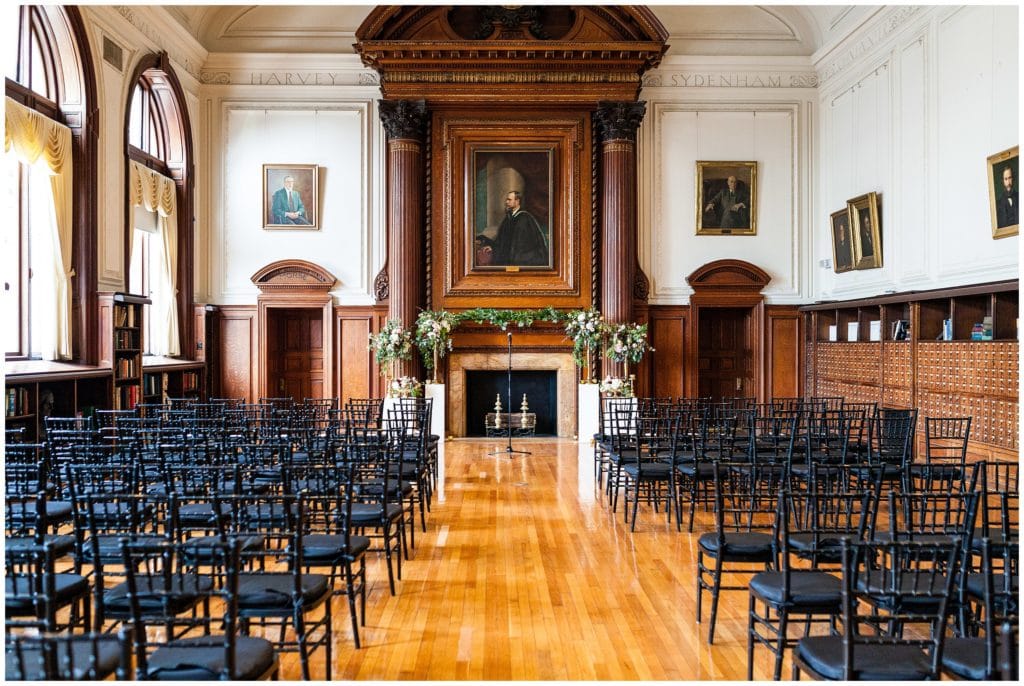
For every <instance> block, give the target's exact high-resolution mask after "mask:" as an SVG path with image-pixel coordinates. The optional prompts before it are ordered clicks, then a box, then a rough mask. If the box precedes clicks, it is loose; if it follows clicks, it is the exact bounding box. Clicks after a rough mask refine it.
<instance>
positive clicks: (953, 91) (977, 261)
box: [812, 6, 1019, 299]
mask: <svg viewBox="0 0 1024 686" xmlns="http://www.w3.org/2000/svg"><path fill="white" fill-rule="evenodd" d="M1017 12H1018V10H1017V8H1016V7H1012V6H1007V7H980V6H972V7H957V8H951V7H930V8H922V7H900V8H894V9H888V10H885V11H882V12H880V13H878V14H876V15H874V16H873V17H872V18H871V20H870V21H868V22H867V23H865V24H864V25H862V26H860V27H859V28H858V29H857V30H856V31H854V32H853V33H852V34H851V35H849V36H847V37H846V38H845V39H844V40H843V41H842V42H840V43H838V44H837V45H835V46H832V47H829V48H827V49H825V50H823V51H821V53H820V54H818V55H815V66H816V67H817V69H818V71H819V73H820V74H821V75H822V79H823V81H822V84H821V85H820V87H819V95H820V100H819V102H820V111H821V141H820V145H819V146H818V155H817V157H816V166H817V168H818V169H819V170H820V172H819V174H818V175H817V183H818V188H817V193H816V196H817V197H819V198H820V199H821V201H820V202H818V203H816V204H815V211H814V217H813V244H812V251H813V254H814V260H815V264H814V268H813V269H812V275H813V290H812V293H813V297H814V298H815V299H844V298H853V297H861V296H871V295H876V294H879V293H882V292H885V291H887V290H894V291H904V290H912V289H913V290H922V289H927V288H939V287H944V286H955V285H962V284H969V283H979V282H984V281H993V280H998V279H1008V278H1015V277H1016V276H1017V273H1018V263H1019V260H1018V251H1019V239H1018V238H1017V237H1012V238H1004V239H1000V240H993V239H992V228H991V219H990V212H989V202H988V193H989V190H988V181H987V165H986V158H987V157H988V156H989V155H992V154H994V153H997V152H1000V151H1002V150H1005V149H1007V148H1010V147H1012V146H1014V145H1017V144H1018V143H1019V131H1018V120H1019V110H1018V105H1017V100H1018V90H1019V73H1018V33H1017V29H1018V16H1017ZM869 191H875V192H877V193H879V194H880V195H881V205H882V244H883V267H882V268H881V269H871V270H863V271H853V272H847V273H844V274H835V273H834V272H833V271H832V269H831V267H827V268H825V267H821V266H820V265H819V264H817V262H818V261H819V260H824V259H829V260H831V257H832V253H831V234H830V232H829V214H830V213H831V212H834V211H836V210H839V209H842V208H843V207H845V205H846V201H847V200H848V199H850V198H854V197H856V196H858V195H861V194H863V193H867V192H869Z"/></svg>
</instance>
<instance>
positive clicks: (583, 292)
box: [430, 112, 594, 309]
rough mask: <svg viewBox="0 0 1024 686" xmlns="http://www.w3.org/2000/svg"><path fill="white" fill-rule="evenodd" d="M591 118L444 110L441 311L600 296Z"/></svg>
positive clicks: (437, 224) (435, 222) (435, 254)
mask: <svg viewBox="0 0 1024 686" xmlns="http://www.w3.org/2000/svg"><path fill="white" fill-rule="evenodd" d="M589 124H590V118H589V115H587V114H585V113H572V114H563V113H552V114H551V115H550V116H547V117H543V118H540V119H538V118H537V117H535V116H531V115H528V114H522V115H517V114H504V113H501V114H498V113H495V114H494V115H492V116H488V115H477V114H475V113H472V114H470V113H466V112H451V113H439V114H437V115H436V116H435V119H434V123H433V126H432V136H433V145H432V146H431V154H432V165H431V168H432V172H433V177H432V178H433V189H435V193H434V196H435V197H436V198H437V199H438V200H437V201H436V202H435V203H433V204H432V206H431V211H430V212H431V214H430V217H431V222H430V230H431V243H430V250H431V255H432V263H433V265H434V266H433V268H432V269H431V290H432V295H431V298H432V301H431V305H432V306H433V307H434V308H436V309H441V308H473V307H481V306H484V307H486V306H488V305H490V304H492V303H496V302H502V303H509V302H521V303H522V306H523V307H538V306H547V305H549V306H551V307H559V308H574V307H586V306H587V305H588V304H589V303H590V300H589V299H590V297H591V283H592V280H593V276H592V269H591V265H592V260H593V254H592V248H593V236H592V233H593V229H592V224H593V217H594V215H593V213H592V211H591V210H592V207H593V205H592V198H593V193H592V188H593V185H592V183H593V182H592V179H591V177H590V174H589V171H590V162H591V160H590V154H591V135H592V134H591V131H590V128H589ZM492 298H493V299H494V300H491V299H492ZM498 299H500V300H498ZM510 299H511V300H510Z"/></svg>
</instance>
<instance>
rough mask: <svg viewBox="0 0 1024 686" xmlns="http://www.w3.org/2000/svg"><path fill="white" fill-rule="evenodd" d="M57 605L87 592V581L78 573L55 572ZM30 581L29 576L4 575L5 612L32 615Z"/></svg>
mask: <svg viewBox="0 0 1024 686" xmlns="http://www.w3.org/2000/svg"><path fill="white" fill-rule="evenodd" d="M54 576H55V577H56V578H55V582H54V585H55V586H56V589H57V593H56V599H57V606H58V607H62V606H64V605H67V604H69V603H71V602H72V601H74V600H75V598H77V597H79V596H80V595H83V594H85V593H88V592H89V581H88V580H87V579H86V578H85V577H84V576H80V575H78V574H55V575H54ZM31 584H32V582H31V581H30V580H29V577H27V576H22V575H20V574H19V575H16V576H8V577H4V601H5V602H4V606H5V607H6V608H7V614H8V615H10V616H12V617H32V616H35V614H36V611H35V608H34V607H33V603H32V598H31V597H30V594H31V593H32V586H31Z"/></svg>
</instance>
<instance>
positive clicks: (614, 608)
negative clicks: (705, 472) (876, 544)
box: [281, 439, 789, 680]
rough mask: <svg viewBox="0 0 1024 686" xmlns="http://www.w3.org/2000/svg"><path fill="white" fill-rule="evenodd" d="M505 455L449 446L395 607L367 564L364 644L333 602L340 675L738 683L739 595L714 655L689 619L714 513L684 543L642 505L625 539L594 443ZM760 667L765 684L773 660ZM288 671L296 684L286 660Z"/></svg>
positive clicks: (741, 649)
mask: <svg viewBox="0 0 1024 686" xmlns="http://www.w3.org/2000/svg"><path fill="white" fill-rule="evenodd" d="M503 447H504V444H503V443H501V442H498V443H495V442H494V441H491V440H487V439H462V440H455V441H448V442H447V444H446V446H445V454H444V460H445V463H446V469H445V480H444V483H443V487H442V489H441V491H440V493H438V494H437V499H436V500H435V503H434V507H433V511H432V512H431V513H430V514H429V519H428V522H427V533H426V534H423V533H421V532H419V531H417V536H416V548H415V550H414V551H412V552H411V557H412V559H411V560H410V561H409V562H408V563H406V564H405V565H404V569H403V579H402V581H401V582H399V584H398V593H397V595H396V596H394V597H392V596H391V595H390V594H389V593H388V588H387V576H386V569H385V568H384V566H383V563H382V562H381V561H379V560H377V559H374V560H373V561H372V563H371V564H370V567H369V570H368V574H369V577H370V585H371V586H372V588H371V591H370V595H369V599H368V605H367V618H366V627H365V630H364V631H363V633H362V639H363V647H362V648H361V649H359V650H356V649H354V648H353V646H352V638H351V630H350V628H349V623H348V611H347V604H346V603H345V601H344V598H340V599H338V600H336V601H335V605H334V626H335V640H334V656H333V659H332V662H333V675H332V676H333V679H420V680H425V679H431V680H435V679H458V680H465V679H473V680H479V679H487V680H536V679H540V680H567V679H568V680H579V679H588V680H594V679H596V680H609V679H616V680H627V679H628V680H636V679H642V680H661V679H676V680H709V679H730V680H732V679H735V680H744V679H746V665H747V658H746V615H747V594H746V593H743V592H732V593H724V594H723V600H724V602H723V603H722V606H721V608H720V612H719V620H718V628H717V634H716V638H715V645H714V646H708V645H707V643H706V639H705V637H706V635H707V630H706V626H707V623H706V622H707V620H706V618H705V623H704V624H703V625H698V624H697V622H696V616H695V607H696V603H695V588H696V585H695V577H694V574H695V559H696V544H697V538H698V537H699V535H700V533H702V532H704V531H706V530H708V527H709V526H710V525H711V519H710V516H709V515H708V514H706V513H705V514H703V515H701V513H700V512H698V520H697V524H696V526H695V527H694V533H693V534H687V533H685V532H684V533H678V532H676V530H675V525H674V524H673V525H668V524H666V522H665V518H664V512H662V513H658V514H656V513H654V512H653V511H652V510H651V509H650V508H646V510H645V509H644V508H643V507H642V508H641V515H640V520H639V521H638V522H637V530H636V532H634V533H630V531H629V528H628V526H626V525H625V524H624V523H623V518H622V512H621V509H620V512H619V513H617V514H613V513H612V512H611V509H610V508H609V507H608V505H607V504H606V501H605V500H604V499H603V498H602V496H601V494H600V493H598V492H597V490H596V489H595V485H594V477H593V458H592V452H591V448H590V446H589V445H582V446H580V445H577V444H576V443H575V442H573V441H569V440H564V439H563V440H554V439H553V440H546V439H530V440H522V441H517V442H516V447H517V448H523V449H526V450H529V451H531V453H532V454H530V455H526V456H516V457H514V458H511V459H510V458H509V457H507V456H505V455H501V456H490V455H488V454H487V453H488V451H490V450H494V449H502V448H503ZM708 606H709V604H708V603H707V602H705V613H706V612H707V611H708ZM323 659H324V658H323V651H322V650H321V651H318V652H317V653H316V655H315V658H314V660H313V673H312V677H313V678H314V679H322V678H324V665H323ZM755 665H756V668H755V673H754V676H755V678H758V679H765V678H770V671H769V670H770V662H769V655H768V653H767V651H766V650H763V649H762V650H760V651H758V654H757V659H756V663H755ZM281 666H282V672H281V678H283V679H297V678H298V677H299V669H298V660H297V658H296V656H295V655H294V654H286V655H284V656H283V657H282V660H281ZM784 675H786V676H788V675H789V668H788V660H787V666H786V668H785V671H784Z"/></svg>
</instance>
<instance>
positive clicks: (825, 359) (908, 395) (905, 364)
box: [800, 280, 1020, 459]
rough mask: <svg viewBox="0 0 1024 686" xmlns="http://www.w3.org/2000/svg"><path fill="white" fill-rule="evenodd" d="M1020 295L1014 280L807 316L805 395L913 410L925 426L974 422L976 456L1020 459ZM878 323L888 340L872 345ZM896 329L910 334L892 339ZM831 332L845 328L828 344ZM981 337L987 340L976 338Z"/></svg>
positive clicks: (846, 305)
mask: <svg viewBox="0 0 1024 686" xmlns="http://www.w3.org/2000/svg"><path fill="white" fill-rule="evenodd" d="M1018 289H1019V282H1018V281H1017V280H1011V281H1000V282H993V283H985V284H977V285H972V286H964V287H959V288H947V289H937V290H932V291H918V292H908V293H896V294H886V295H884V296H879V297H876V298H864V299H860V300H847V301H841V302H827V303H816V304H814V305H808V306H805V307H801V308H800V310H801V311H802V312H803V313H804V316H805V317H806V319H807V331H808V332H809V339H808V341H807V354H808V356H809V357H811V358H812V361H811V362H810V363H809V364H808V380H807V390H808V392H809V393H810V394H812V395H841V396H844V397H846V398H850V399H856V400H860V401H868V402H877V403H879V404H881V405H883V406H887V407H917V408H919V409H920V414H921V416H922V417H924V416H926V415H928V416H932V417H938V416H946V417H954V416H967V415H970V416H972V417H974V422H973V424H972V426H971V439H972V440H971V447H970V451H971V453H972V454H973V455H974V456H976V457H996V458H1001V459H1010V458H1012V459H1017V452H1016V451H1017V450H1018V429H1017V427H1018V420H1019V397H1018V379H1019V368H1018V367H1019V364H1018V355H1019V344H1018V341H1017V316H1018V314H1017V312H1018V307H1019V302H1020V301H1019V290H1018ZM873 320H880V321H881V331H882V336H881V340H880V341H877V342H868V331H867V329H868V327H869V323H870V321H873ZM854 321H856V322H858V323H859V324H860V327H859V328H860V331H859V335H858V337H857V340H856V341H853V342H850V341H847V340H846V336H845V333H846V324H848V323H849V322H854ZM900 321H903V322H906V326H907V328H908V332H907V333H908V335H907V336H906V337H905V338H903V339H900V340H894V339H893V331H894V328H895V326H896V324H897V322H900ZM866 322H867V323H866ZM831 326H838V327H839V331H838V337H837V338H838V340H836V341H830V340H829V327H831ZM976 331H983V332H984V334H985V336H986V337H985V339H984V340H978V339H977V338H974V336H975V335H977V334H976ZM923 426H924V424H923V421H922V422H921V423H920V424H919V426H918V428H919V431H921V430H923Z"/></svg>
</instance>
